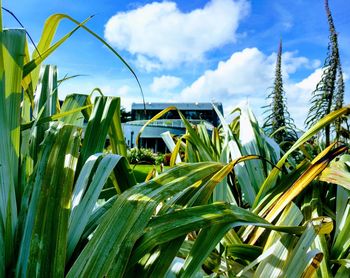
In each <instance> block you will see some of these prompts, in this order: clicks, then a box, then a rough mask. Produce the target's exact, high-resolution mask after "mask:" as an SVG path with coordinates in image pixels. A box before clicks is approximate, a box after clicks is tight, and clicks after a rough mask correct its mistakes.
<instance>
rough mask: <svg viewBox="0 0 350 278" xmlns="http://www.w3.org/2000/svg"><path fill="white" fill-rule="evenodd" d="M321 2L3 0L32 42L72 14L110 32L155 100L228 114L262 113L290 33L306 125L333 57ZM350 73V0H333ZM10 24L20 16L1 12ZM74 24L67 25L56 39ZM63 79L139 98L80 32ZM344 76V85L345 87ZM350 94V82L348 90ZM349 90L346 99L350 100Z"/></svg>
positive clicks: (289, 60)
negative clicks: (239, 108)
mask: <svg viewBox="0 0 350 278" xmlns="http://www.w3.org/2000/svg"><path fill="white" fill-rule="evenodd" d="M323 2H324V1H323V0H294V1H290V0H279V1H275V0H264V1H261V0H251V1H249V0H237V1H236V0H211V1H200V0H194V1H166V2H165V1H158V2H156V1H154V2H153V1H111V0H102V1H82V0H77V1H71V0H60V1H58V0H53V1H42V0H41V1H39V0H26V1H23V0H3V1H2V4H3V6H4V7H6V8H8V9H10V10H11V11H13V12H14V13H15V14H16V16H17V17H18V18H19V19H20V20H21V22H22V23H23V25H24V26H25V27H26V29H27V30H28V32H29V33H30V34H31V36H32V37H33V39H34V41H36V42H37V41H38V40H39V38H40V34H41V30H42V27H43V24H44V22H45V19H46V18H47V17H48V16H50V15H51V14H53V13H66V14H69V15H70V16H72V17H73V18H75V19H77V20H79V21H82V20H84V19H85V18H87V17H88V16H90V15H95V16H94V18H93V19H92V20H90V21H89V23H88V24H87V26H88V27H89V28H91V29H92V30H94V31H95V32H96V33H98V34H99V35H101V36H103V37H104V38H105V39H106V40H107V41H108V42H109V43H110V44H111V45H112V46H113V47H114V48H115V49H116V50H117V51H118V52H119V53H120V54H122V56H123V57H124V58H125V59H126V60H127V61H128V62H129V64H130V65H131V66H132V67H133V69H134V70H135V72H136V73H137V75H138V77H139V79H140V81H141V84H142V87H143V89H144V93H145V98H146V101H147V102H148V101H149V102H163V101H167V102H171V101H213V100H214V101H221V102H223V105H224V110H225V112H226V113H227V112H229V111H230V110H232V109H233V108H234V107H235V106H236V105H237V104H238V103H240V102H242V101H248V102H249V103H250V105H251V106H252V108H253V111H254V112H255V114H256V115H257V117H258V119H259V120H260V121H261V120H262V118H263V117H262V111H263V109H261V107H262V106H264V105H266V104H267V102H266V100H265V97H266V95H267V94H268V93H269V92H270V87H271V86H272V84H273V75H274V64H275V57H276V49H277V47H278V42H279V40H280V38H282V40H283V51H284V55H283V72H284V84H285V91H286V93H287V100H288V109H289V111H290V113H291V115H292V117H293V118H294V119H295V121H296V123H297V125H298V126H299V127H300V128H302V127H303V124H302V123H303V121H304V119H305V116H306V113H307V110H308V101H309V99H310V96H311V92H312V90H313V89H314V87H315V85H316V83H317V81H318V80H319V78H320V75H321V67H322V64H323V62H324V59H325V57H326V51H327V44H328V25H327V20H326V16H325V11H324V6H323V5H324V3H323ZM329 4H330V7H331V10H332V13H333V17H334V21H335V25H336V29H337V32H338V33H339V45H340V54H341V59H342V64H343V69H344V72H345V76H346V78H347V76H349V75H350V48H349V45H350V31H349V30H350V28H349V26H350V3H349V1H348V0H329ZM4 25H5V27H16V26H18V25H17V24H16V22H15V21H14V20H13V19H12V18H11V17H9V16H8V15H6V14H4ZM73 27H74V25H73V24H72V23H70V22H68V21H66V22H62V24H61V25H60V27H59V30H58V32H57V38H59V37H61V36H62V35H64V34H65V33H66V32H68V31H69V30H70V29H72V28H73ZM47 63H51V64H56V65H58V69H59V74H60V76H64V75H66V74H68V75H75V74H84V75H86V76H84V77H79V78H76V79H73V80H70V81H67V82H66V83H65V84H63V85H62V86H61V87H60V89H59V94H60V96H61V97H64V96H65V95H67V94H69V93H77V92H79V93H90V92H91V90H92V89H93V88H95V87H99V88H101V89H102V91H103V92H104V93H105V94H106V95H115V96H120V97H121V98H122V104H123V105H124V106H126V107H127V108H128V107H130V104H131V103H132V102H140V101H141V97H140V93H139V90H138V88H137V84H136V82H135V80H134V79H133V78H132V75H131V74H130V73H129V72H128V70H127V69H126V68H125V67H124V66H123V65H122V63H121V62H120V61H118V59H116V58H115V57H114V56H113V55H112V54H111V52H109V51H108V50H107V48H106V47H104V46H103V45H101V43H99V42H98V41H96V40H95V39H94V38H92V37H91V36H90V35H89V34H87V33H86V32H84V31H83V30H79V31H78V32H76V33H75V34H74V35H73V36H72V37H71V39H70V40H69V41H67V42H66V43H65V45H63V46H62V47H61V48H60V49H59V50H58V51H57V52H56V53H54V54H53V56H51V57H50V58H49V59H48V60H47ZM348 85H349V82H348V81H347V83H346V87H347V88H348ZM346 91H347V89H346ZM349 100H350V98H349V96H348V95H347V96H346V103H349Z"/></svg>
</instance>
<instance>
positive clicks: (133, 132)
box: [123, 102, 223, 152]
mask: <svg viewBox="0 0 350 278" xmlns="http://www.w3.org/2000/svg"><path fill="white" fill-rule="evenodd" d="M214 105H215V106H216V107H217V108H218V110H219V111H220V112H221V113H223V108H222V104H221V103H214ZM169 106H175V107H176V108H177V109H179V110H180V111H181V113H182V114H183V115H184V116H185V117H186V119H187V120H189V121H190V122H191V123H193V124H198V123H201V122H202V123H204V124H205V125H206V126H207V128H208V130H209V131H210V130H212V129H213V127H214V126H217V125H218V124H219V117H218V115H217V114H216V112H215V110H214V108H213V104H212V103H198V102H196V103H150V102H149V103H146V104H145V105H144V104H143V103H133V104H132V106H131V121H129V122H126V123H124V124H123V132H124V136H125V142H126V143H127V145H128V146H129V147H130V148H132V147H135V145H136V137H137V135H138V133H139V132H140V129H141V128H142V127H143V126H144V124H145V123H146V122H147V120H149V119H151V118H152V117H154V116H155V115H156V114H158V113H159V112H161V111H162V110H164V109H165V108H167V107H169ZM145 108H146V109H145ZM166 131H169V132H170V133H171V134H173V135H182V134H184V133H185V131H186V128H185V126H184V124H183V122H182V120H181V119H180V117H179V115H178V113H177V111H175V110H172V111H169V112H168V113H166V114H165V115H163V117H161V119H159V120H156V121H154V122H153V123H151V124H149V125H148V126H147V127H146V128H145V130H144V131H143V133H142V134H141V137H140V142H139V143H140V146H141V147H144V148H149V149H152V150H153V151H154V152H167V149H166V146H165V144H164V142H163V139H162V137H161V134H162V133H163V132H166Z"/></svg>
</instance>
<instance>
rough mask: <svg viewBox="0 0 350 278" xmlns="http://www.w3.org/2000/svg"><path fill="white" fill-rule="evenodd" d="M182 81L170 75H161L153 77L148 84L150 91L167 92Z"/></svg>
mask: <svg viewBox="0 0 350 278" xmlns="http://www.w3.org/2000/svg"><path fill="white" fill-rule="evenodd" d="M181 83H182V79H181V78H179V77H176V76H171V75H162V76H160V77H154V78H153V82H152V84H151V86H150V89H151V91H152V92H154V93H156V92H162V91H163V92H164V91H165V92H167V91H169V90H172V89H175V88H176V87H178V86H179V85H180V84H181Z"/></svg>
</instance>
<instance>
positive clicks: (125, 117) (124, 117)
mask: <svg viewBox="0 0 350 278" xmlns="http://www.w3.org/2000/svg"><path fill="white" fill-rule="evenodd" d="M120 117H121V122H122V123H126V122H128V121H131V112H130V111H126V108H125V107H123V106H122V107H120Z"/></svg>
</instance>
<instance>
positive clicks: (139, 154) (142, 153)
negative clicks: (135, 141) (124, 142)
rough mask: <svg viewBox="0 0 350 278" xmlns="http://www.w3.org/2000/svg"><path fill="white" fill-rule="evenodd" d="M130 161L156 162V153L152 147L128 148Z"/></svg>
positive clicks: (135, 162)
mask: <svg viewBox="0 0 350 278" xmlns="http://www.w3.org/2000/svg"><path fill="white" fill-rule="evenodd" d="M128 160H129V163H132V164H137V163H150V164H155V162H156V154H154V153H153V151H152V150H151V149H146V148H131V149H130V150H128Z"/></svg>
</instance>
